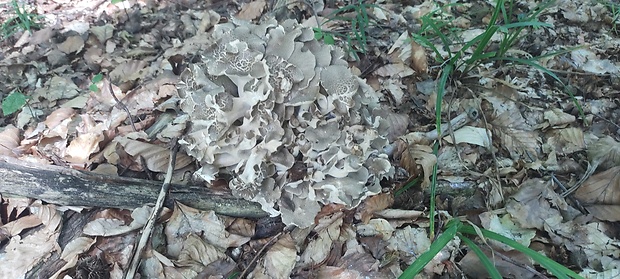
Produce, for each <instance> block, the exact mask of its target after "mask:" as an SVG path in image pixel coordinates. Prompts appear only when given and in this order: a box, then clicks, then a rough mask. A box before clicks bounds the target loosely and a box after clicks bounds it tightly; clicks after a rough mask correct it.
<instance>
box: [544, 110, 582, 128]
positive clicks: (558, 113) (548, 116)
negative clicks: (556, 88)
mask: <svg viewBox="0 0 620 279" xmlns="http://www.w3.org/2000/svg"><path fill="white" fill-rule="evenodd" d="M544 119H545V120H547V121H549V125H551V127H555V126H559V125H565V124H570V123H573V122H575V119H576V118H575V116H574V115H572V114H568V113H565V112H564V111H562V110H561V109H559V108H553V109H551V110H548V111H545V113H544Z"/></svg>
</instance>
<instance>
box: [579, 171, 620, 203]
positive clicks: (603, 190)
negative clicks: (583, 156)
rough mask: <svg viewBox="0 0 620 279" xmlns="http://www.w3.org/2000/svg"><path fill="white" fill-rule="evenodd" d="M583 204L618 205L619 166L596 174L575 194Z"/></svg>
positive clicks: (619, 192)
mask: <svg viewBox="0 0 620 279" xmlns="http://www.w3.org/2000/svg"><path fill="white" fill-rule="evenodd" d="M575 198H577V199H578V200H579V201H580V202H582V203H584V204H599V205H601V204H605V205H620V166H618V167H613V168H611V169H608V170H606V171H604V172H600V173H597V174H595V175H593V176H591V177H590V178H588V180H586V181H585V182H584V183H583V184H582V185H581V187H579V189H577V191H576V192H575Z"/></svg>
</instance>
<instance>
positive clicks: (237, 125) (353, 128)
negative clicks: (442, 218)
mask: <svg viewBox="0 0 620 279" xmlns="http://www.w3.org/2000/svg"><path fill="white" fill-rule="evenodd" d="M211 36H212V39H213V41H212V42H213V43H212V44H211V45H210V46H207V48H206V50H205V51H204V52H203V53H202V61H201V62H199V63H196V64H193V65H191V66H190V67H188V70H186V71H185V72H184V73H183V74H182V80H183V82H181V83H180V84H179V86H178V87H179V88H178V89H179V90H178V91H179V97H180V99H181V102H180V108H181V110H182V111H183V112H184V113H186V114H187V115H188V116H189V120H188V122H187V125H188V131H187V133H186V134H185V136H184V137H183V138H182V139H181V140H180V142H181V144H182V146H183V148H184V149H185V151H186V152H187V153H188V154H189V155H191V156H193V157H194V158H196V159H197V160H198V161H199V162H200V164H201V166H202V167H201V168H200V169H199V170H198V171H197V172H196V174H195V175H196V176H197V177H198V178H200V179H202V180H204V181H207V182H210V181H213V180H214V179H215V178H216V176H217V175H218V174H219V175H227V176H228V177H230V178H231V179H230V182H229V187H230V188H231V189H232V192H233V194H234V195H236V196H239V197H242V198H244V199H247V200H251V201H255V202H258V203H260V204H261V205H262V208H263V210H265V211H266V212H268V213H270V214H271V215H272V216H276V215H279V214H281V215H282V220H283V221H284V223H286V224H287V225H289V224H294V225H296V226H299V227H308V226H310V225H312V224H313V223H314V217H315V216H316V214H317V213H318V212H319V211H320V204H326V203H339V204H344V205H346V206H347V207H349V208H352V207H355V206H357V205H358V204H359V203H360V201H362V200H363V199H364V198H365V197H367V196H370V195H373V194H376V193H378V192H380V190H381V187H380V185H379V181H380V180H381V179H383V178H385V177H391V176H392V175H393V173H394V169H393V167H392V166H391V164H390V162H389V161H388V159H387V155H386V154H383V153H382V150H383V149H384V147H385V146H387V145H388V140H387V139H386V138H385V136H383V135H385V131H379V130H378V128H379V127H380V126H381V127H382V126H389V125H386V123H385V121H384V120H382V118H381V117H378V116H376V115H377V114H378V113H376V112H378V111H379V96H378V95H377V93H375V92H374V91H373V90H372V89H371V88H370V87H369V86H368V85H367V84H366V83H365V82H364V81H363V80H361V79H360V78H358V77H356V76H354V75H352V74H351V71H350V70H349V68H348V67H347V63H346V61H344V60H343V59H342V56H343V53H342V51H341V50H339V49H337V48H333V47H331V46H327V45H322V44H320V43H319V42H317V41H316V40H315V39H314V34H313V32H312V30H311V29H308V28H303V27H301V26H299V25H298V24H297V23H295V22H293V21H285V22H284V23H283V24H282V25H278V24H277V23H276V22H275V21H269V22H265V23H262V24H260V25H253V24H249V23H243V22H234V23H233V22H230V23H225V24H220V25H216V26H215V27H214V28H213V31H212V33H211Z"/></svg>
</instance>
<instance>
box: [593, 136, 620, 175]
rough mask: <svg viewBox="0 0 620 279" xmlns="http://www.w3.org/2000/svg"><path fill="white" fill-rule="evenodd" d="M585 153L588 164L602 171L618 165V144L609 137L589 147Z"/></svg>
mask: <svg viewBox="0 0 620 279" xmlns="http://www.w3.org/2000/svg"><path fill="white" fill-rule="evenodd" d="M587 152H588V159H589V160H590V163H591V164H592V165H596V166H600V167H601V168H602V169H608V168H611V167H614V166H618V165H620V143H619V142H617V141H616V140H614V139H613V138H612V137H610V136H606V137H604V138H601V139H599V140H598V141H596V142H595V143H593V144H592V145H590V146H589V147H588V151H587Z"/></svg>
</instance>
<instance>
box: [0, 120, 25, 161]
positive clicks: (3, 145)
mask: <svg viewBox="0 0 620 279" xmlns="http://www.w3.org/2000/svg"><path fill="white" fill-rule="evenodd" d="M19 134H20V132H19V129H17V128H15V126H13V125H8V126H6V127H5V128H4V130H3V131H2V132H0V155H2V156H9V157H18V156H19V155H20V154H19V153H20V152H19V151H18V149H17V147H18V146H19V141H20V139H19Z"/></svg>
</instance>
